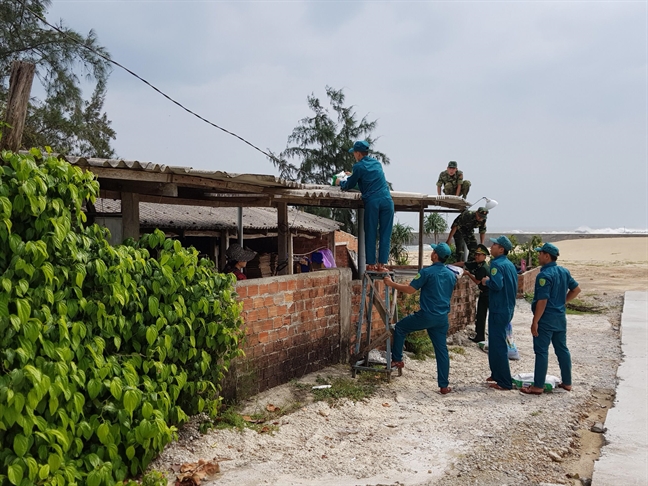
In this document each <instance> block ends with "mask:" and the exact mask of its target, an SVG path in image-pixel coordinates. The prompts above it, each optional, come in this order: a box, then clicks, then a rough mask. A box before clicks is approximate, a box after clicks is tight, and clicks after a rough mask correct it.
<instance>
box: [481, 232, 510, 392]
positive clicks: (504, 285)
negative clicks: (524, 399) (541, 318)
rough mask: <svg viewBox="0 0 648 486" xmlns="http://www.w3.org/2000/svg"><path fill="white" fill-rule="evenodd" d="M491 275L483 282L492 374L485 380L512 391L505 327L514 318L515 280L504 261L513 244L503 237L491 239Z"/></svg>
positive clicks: (508, 262)
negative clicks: (485, 287)
mask: <svg viewBox="0 0 648 486" xmlns="http://www.w3.org/2000/svg"><path fill="white" fill-rule="evenodd" d="M490 240H491V241H492V242H493V245H492V246H491V249H490V252H491V257H492V258H491V262H490V274H489V276H488V277H484V278H483V279H482V284H483V285H486V286H487V287H488V290H489V297H488V300H489V302H488V365H489V366H490V369H491V375H490V376H489V377H488V378H486V381H489V382H493V383H490V384H489V386H490V387H491V388H495V389H496V390H510V389H511V388H513V380H512V379H511V368H510V367H509V360H508V345H507V344H506V326H507V325H508V323H509V322H511V320H512V319H513V313H514V312H515V299H516V298H517V289H518V277H517V270H516V269H515V265H513V264H512V263H511V261H510V260H509V259H508V258H507V255H508V252H509V251H511V250H512V249H513V244H512V243H511V240H509V239H508V238H507V237H506V236H500V237H499V238H491V239H490Z"/></svg>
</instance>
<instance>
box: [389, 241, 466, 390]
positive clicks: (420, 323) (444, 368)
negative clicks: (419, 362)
mask: <svg viewBox="0 0 648 486" xmlns="http://www.w3.org/2000/svg"><path fill="white" fill-rule="evenodd" d="M430 246H431V247H432V250H434V251H432V257H431V258H432V265H431V266H429V267H425V268H423V269H421V271H420V272H419V273H418V274H417V275H416V277H414V280H412V281H411V282H410V283H409V284H399V283H396V282H394V281H392V279H391V278H390V277H389V276H387V277H385V278H384V279H383V281H384V282H385V285H386V286H388V287H393V288H395V289H396V290H398V291H399V292H403V293H406V294H413V293H414V292H416V291H417V290H420V291H421V296H420V299H419V302H420V304H421V310H419V311H417V312H415V313H414V314H410V315H409V316H407V317H405V318H404V319H401V320H400V321H398V322H397V323H396V328H395V330H394V345H393V346H392V360H393V361H392V363H391V366H392V368H402V367H403V366H404V364H403V345H404V344H405V336H407V335H408V334H409V333H411V332H414V331H421V330H423V329H425V330H427V333H428V336H430V340H431V341H432V346H434V354H435V355H436V364H437V382H438V384H439V391H440V392H441V394H442V395H445V394H447V393H450V391H451V388H450V387H449V386H448V374H449V372H450V359H449V357H448V346H447V345H446V336H447V334H448V313H449V312H450V299H451V298H452V292H453V290H454V287H455V284H456V283H457V277H455V274H454V273H452V272H451V271H450V270H448V268H447V267H446V266H445V265H444V262H445V261H446V259H447V258H448V257H449V256H450V253H451V251H450V247H449V246H448V245H446V244H445V243H439V244H438V245H430Z"/></svg>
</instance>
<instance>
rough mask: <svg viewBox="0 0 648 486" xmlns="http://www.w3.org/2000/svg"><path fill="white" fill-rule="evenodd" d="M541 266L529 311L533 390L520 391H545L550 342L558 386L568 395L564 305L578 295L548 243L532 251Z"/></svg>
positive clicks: (569, 366)
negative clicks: (554, 358)
mask: <svg viewBox="0 0 648 486" xmlns="http://www.w3.org/2000/svg"><path fill="white" fill-rule="evenodd" d="M535 250H536V251H537V252H539V253H538V260H539V262H540V264H541V265H542V268H541V269H540V273H539V274H538V276H537V277H536V281H535V291H534V293H533V302H532V303H531V310H532V311H533V321H532V323H531V334H532V335H533V352H534V353H535V356H536V359H535V370H534V372H533V386H530V387H528V388H522V389H520V391H521V392H523V393H527V394H531V395H541V394H542V392H543V391H544V384H545V378H546V377H547V366H548V362H549V343H550V342H551V343H552V344H553V347H554V351H555V352H556V357H557V358H558V365H559V366H560V375H561V379H562V383H561V384H560V385H558V386H559V387H561V388H564V389H565V390H567V391H571V385H572V379H571V355H570V354H569V349H568V348H567V316H566V315H565V304H566V303H567V302H569V301H570V300H572V299H574V298H575V297H576V296H577V295H578V294H580V291H581V289H580V287H579V286H578V282H576V280H574V279H573V277H572V276H571V274H570V273H569V270H567V269H566V268H563V267H559V266H558V265H557V264H556V260H558V255H560V252H559V251H558V248H557V247H556V246H554V245H552V244H551V243H545V244H544V245H542V247H540V248H536V249H535Z"/></svg>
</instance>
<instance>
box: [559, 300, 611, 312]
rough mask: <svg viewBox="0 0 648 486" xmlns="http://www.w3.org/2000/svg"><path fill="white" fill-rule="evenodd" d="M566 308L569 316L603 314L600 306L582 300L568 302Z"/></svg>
mask: <svg viewBox="0 0 648 486" xmlns="http://www.w3.org/2000/svg"><path fill="white" fill-rule="evenodd" d="M566 308H567V314H600V313H601V312H603V311H602V310H601V308H600V307H599V306H596V305H594V304H591V303H589V302H585V301H583V300H581V299H574V300H572V301H570V302H567V305H566Z"/></svg>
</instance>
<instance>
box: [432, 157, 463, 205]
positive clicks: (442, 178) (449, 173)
mask: <svg viewBox="0 0 648 486" xmlns="http://www.w3.org/2000/svg"><path fill="white" fill-rule="evenodd" d="M436 185H437V194H438V195H441V188H443V194H445V195H446V196H459V195H461V197H463V198H464V199H466V196H467V195H468V191H470V181H464V178H463V172H461V171H460V170H459V169H457V163H456V162H455V161H454V160H451V161H450V162H448V168H447V169H446V170H444V171H443V172H441V173H440V174H439V180H438V181H437V184H436Z"/></svg>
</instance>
